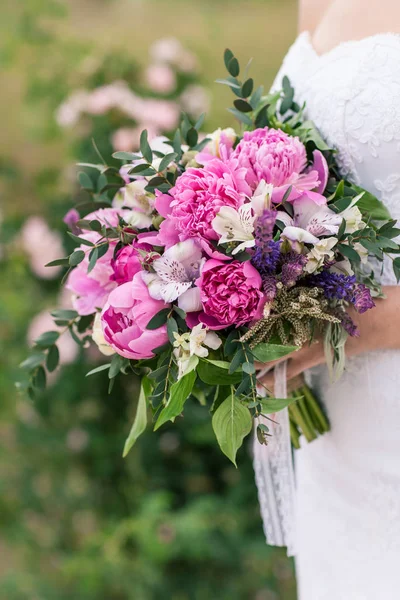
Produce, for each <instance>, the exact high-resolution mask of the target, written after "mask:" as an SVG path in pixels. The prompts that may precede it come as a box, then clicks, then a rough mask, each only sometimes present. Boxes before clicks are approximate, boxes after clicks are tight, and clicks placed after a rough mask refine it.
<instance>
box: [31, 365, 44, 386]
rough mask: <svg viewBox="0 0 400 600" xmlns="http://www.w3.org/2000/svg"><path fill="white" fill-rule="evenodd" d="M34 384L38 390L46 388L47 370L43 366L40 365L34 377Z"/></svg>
mask: <svg viewBox="0 0 400 600" xmlns="http://www.w3.org/2000/svg"><path fill="white" fill-rule="evenodd" d="M32 385H33V387H34V388H36V389H37V390H41V391H43V390H45V389H46V371H45V370H44V368H43V367H42V366H40V367H38V368H37V370H36V372H35V374H34V376H33V378H32Z"/></svg>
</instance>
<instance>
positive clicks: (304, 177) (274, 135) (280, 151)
mask: <svg viewBox="0 0 400 600" xmlns="http://www.w3.org/2000/svg"><path fill="white" fill-rule="evenodd" d="M232 158H233V159H236V160H237V161H238V165H239V166H240V167H244V168H245V169H246V180H247V183H248V184H249V185H250V187H251V188H252V189H253V190H255V189H256V188H257V186H258V184H259V183H260V181H262V180H264V181H266V182H267V183H270V184H272V185H273V186H274V191H273V193H272V200H273V201H274V202H280V201H281V200H282V197H283V196H284V194H285V192H286V191H287V189H288V188H289V187H290V186H292V188H293V189H292V192H291V194H290V196H289V200H290V201H291V200H294V199H296V198H297V197H298V196H299V195H300V194H301V193H302V192H303V191H305V190H318V191H319V192H320V193H322V191H323V189H322V188H324V187H325V185H326V173H327V166H326V161H325V158H324V157H323V155H322V154H321V153H320V152H317V153H314V160H315V163H316V167H315V168H311V169H307V172H305V170H306V167H307V154H306V149H305V147H304V144H302V142H301V141H300V140H299V138H298V137H292V136H289V135H287V134H286V133H284V132H283V131H280V130H276V129H269V128H268V127H265V128H264V129H256V130H255V131H247V132H245V133H244V136H243V139H242V141H241V142H240V143H239V144H238V146H237V147H236V149H235V151H234V153H233V155H232Z"/></svg>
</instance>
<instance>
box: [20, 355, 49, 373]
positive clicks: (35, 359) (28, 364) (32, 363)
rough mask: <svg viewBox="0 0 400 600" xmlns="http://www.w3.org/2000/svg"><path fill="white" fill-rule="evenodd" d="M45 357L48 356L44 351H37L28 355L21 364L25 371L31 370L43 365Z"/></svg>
mask: <svg viewBox="0 0 400 600" xmlns="http://www.w3.org/2000/svg"><path fill="white" fill-rule="evenodd" d="M45 358H46V356H45V354H44V353H43V352H35V354H31V355H30V356H28V358H26V359H25V360H24V361H23V362H22V363H21V364H20V365H19V366H20V368H21V369H24V370H25V371H31V370H32V369H36V367H38V366H39V365H41V364H42V363H43V362H44V361H45Z"/></svg>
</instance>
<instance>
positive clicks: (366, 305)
mask: <svg viewBox="0 0 400 600" xmlns="http://www.w3.org/2000/svg"><path fill="white" fill-rule="evenodd" d="M352 304H353V305H354V308H355V309H356V311H357V312H359V313H360V314H361V313H364V312H366V311H367V310H369V309H370V308H373V307H374V306H375V302H374V301H373V300H372V298H371V292H370V290H369V289H368V288H367V286H366V285H364V284H363V283H359V284H358V285H357V286H356V287H355V289H354V292H353V298H352Z"/></svg>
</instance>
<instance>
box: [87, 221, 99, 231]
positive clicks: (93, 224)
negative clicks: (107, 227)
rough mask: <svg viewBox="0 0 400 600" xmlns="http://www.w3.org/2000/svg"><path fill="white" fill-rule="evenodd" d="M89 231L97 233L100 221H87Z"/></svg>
mask: <svg viewBox="0 0 400 600" xmlns="http://www.w3.org/2000/svg"><path fill="white" fill-rule="evenodd" d="M89 225H90V229H91V230H92V231H97V233H99V232H100V231H101V223H100V221H96V219H92V220H91V221H89Z"/></svg>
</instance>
